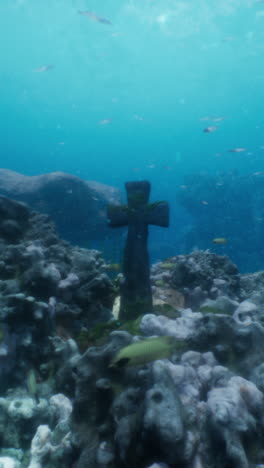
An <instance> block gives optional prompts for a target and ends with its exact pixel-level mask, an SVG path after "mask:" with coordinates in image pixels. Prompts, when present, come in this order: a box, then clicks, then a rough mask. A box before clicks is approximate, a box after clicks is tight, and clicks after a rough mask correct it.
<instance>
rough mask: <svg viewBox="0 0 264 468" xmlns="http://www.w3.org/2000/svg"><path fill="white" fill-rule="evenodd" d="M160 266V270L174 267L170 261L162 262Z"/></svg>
mask: <svg viewBox="0 0 264 468" xmlns="http://www.w3.org/2000/svg"><path fill="white" fill-rule="evenodd" d="M160 268H162V270H174V268H175V263H172V262H164V263H162V264H161V265H160Z"/></svg>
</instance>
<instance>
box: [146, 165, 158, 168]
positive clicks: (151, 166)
mask: <svg viewBox="0 0 264 468" xmlns="http://www.w3.org/2000/svg"><path fill="white" fill-rule="evenodd" d="M147 167H148V168H149V169H155V167H156V165H155V164H148V165H147Z"/></svg>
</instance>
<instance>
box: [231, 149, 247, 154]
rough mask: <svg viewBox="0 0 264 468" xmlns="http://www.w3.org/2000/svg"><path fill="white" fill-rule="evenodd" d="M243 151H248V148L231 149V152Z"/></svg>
mask: <svg viewBox="0 0 264 468" xmlns="http://www.w3.org/2000/svg"><path fill="white" fill-rule="evenodd" d="M243 151H247V148H233V149H230V150H229V153H242V152H243Z"/></svg>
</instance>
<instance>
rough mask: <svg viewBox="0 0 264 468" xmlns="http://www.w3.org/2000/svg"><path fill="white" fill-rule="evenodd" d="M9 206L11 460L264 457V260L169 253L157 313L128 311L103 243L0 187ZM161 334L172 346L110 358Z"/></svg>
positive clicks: (258, 461)
mask: <svg viewBox="0 0 264 468" xmlns="http://www.w3.org/2000/svg"><path fill="white" fill-rule="evenodd" d="M0 215H1V216H0V317H1V319H0V377H1V379H0V386H1V398H0V443H1V448H0V466H3V467H4V468H134V467H135V466H137V467H138V468H261V466H263V464H264V452H263V437H264V365H263V361H264V349H263V340H264V325H263V324H264V295H263V285H264V276H263V272H259V273H254V274H250V275H241V274H240V273H239V271H238V269H237V267H236V266H235V265H234V264H233V263H232V262H231V261H230V260H229V259H228V257H226V256H218V255H216V254H214V253H210V252H208V251H204V252H203V251H196V252H193V253H192V254H189V255H186V256H185V255H178V256H175V257H171V258H169V259H166V260H165V261H164V262H160V263H157V264H155V265H153V267H152V270H151V285H152V290H153V295H154V311H153V313H152V314H146V315H143V316H140V317H139V318H138V319H137V320H136V321H132V322H127V323H123V322H122V321H120V320H117V319H116V318H115V319H114V317H113V315H112V306H113V302H114V298H115V296H116V295H117V294H118V290H117V287H116V286H114V284H113V283H112V281H111V280H110V279H109V277H108V275H107V274H106V267H105V264H104V261H103V258H102V257H101V255H100V253H99V252H98V251H95V250H92V251H91V250H85V249H81V248H79V247H72V246H70V245H69V244H68V243H67V242H65V241H62V240H61V239H59V238H58V236H57V234H56V231H55V229H54V226H53V224H52V223H51V222H50V219H49V218H48V217H47V216H45V215H43V214H39V213H36V212H31V211H30V210H29V209H28V208H27V207H26V206H25V205H24V204H21V203H18V202H14V201H12V200H9V199H6V198H4V197H2V198H0ZM164 336H169V337H173V338H165V339H163V338H162V339H161V340H156V341H157V342H160V341H163V340H165V341H166V340H168V341H169V342H173V343H175V346H173V349H172V352H171V353H169V354H168V355H167V356H168V357H167V358H166V359H161V358H160V356H158V355H156V354H155V353H154V354H153V356H154V357H153V358H152V359H153V360H152V361H151V360H150V357H149V356H148V359H144V356H142V359H141V356H137V357H139V359H138V361H137V362H141V363H142V365H134V366H133V365H132V366H129V365H127V364H128V363H127V362H123V363H122V364H123V365H122V366H119V365H112V363H113V362H116V360H115V358H116V357H118V356H120V355H121V356H122V352H121V350H122V349H123V348H124V347H127V346H129V345H131V344H133V343H138V342H139V341H141V340H144V341H145V340H147V339H148V338H154V337H164ZM156 341H155V340H152V343H155V342H156ZM133 348H134V349H135V348H137V350H139V349H142V350H143V351H142V352H143V353H144V346H141V345H140V346H139V345H137V346H135V345H133ZM127 349H132V348H131V347H130V348H127ZM119 353H120V354H119ZM157 357H158V359H157Z"/></svg>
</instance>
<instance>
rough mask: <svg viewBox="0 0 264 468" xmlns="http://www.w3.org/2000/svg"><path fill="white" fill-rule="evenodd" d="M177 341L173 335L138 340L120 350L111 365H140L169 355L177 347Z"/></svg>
mask: <svg viewBox="0 0 264 468" xmlns="http://www.w3.org/2000/svg"><path fill="white" fill-rule="evenodd" d="M176 344H177V341H176V340H175V338H174V337H173V336H160V337H159V338H149V339H146V340H141V341H137V342H136V343H132V344H130V345H128V346H125V347H124V348H122V349H120V351H118V353H117V355H116V356H115V357H114V358H113V360H112V361H111V363H110V367H125V366H139V365H144V364H147V363H148V362H151V361H155V360H156V359H164V358H167V357H169V356H170V355H171V354H172V352H173V351H174V350H175V349H176Z"/></svg>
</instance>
